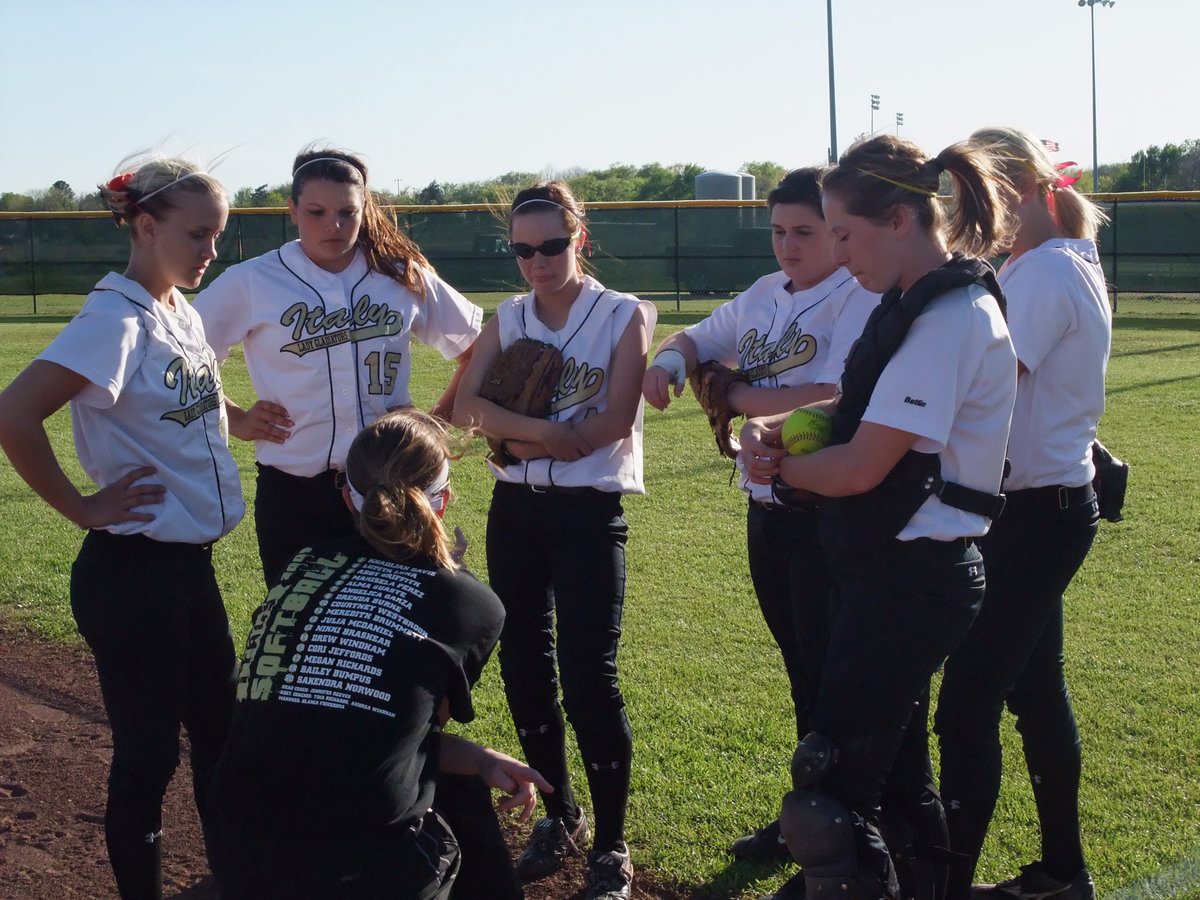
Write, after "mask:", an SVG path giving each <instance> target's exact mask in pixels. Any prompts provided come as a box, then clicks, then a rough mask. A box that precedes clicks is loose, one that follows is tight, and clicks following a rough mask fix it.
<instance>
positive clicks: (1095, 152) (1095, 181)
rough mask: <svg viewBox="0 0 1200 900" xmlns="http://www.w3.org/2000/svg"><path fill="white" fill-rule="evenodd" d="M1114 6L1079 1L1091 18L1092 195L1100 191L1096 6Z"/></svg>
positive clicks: (1109, 0)
mask: <svg viewBox="0 0 1200 900" xmlns="http://www.w3.org/2000/svg"><path fill="white" fill-rule="evenodd" d="M1097 3H1099V4H1100V5H1101V6H1116V5H1117V0H1079V5H1080V6H1086V7H1087V8H1088V13H1089V14H1090V15H1091V18H1092V193H1093V194H1094V193H1096V192H1097V191H1099V190H1100V141H1099V138H1097V136H1096V4H1097Z"/></svg>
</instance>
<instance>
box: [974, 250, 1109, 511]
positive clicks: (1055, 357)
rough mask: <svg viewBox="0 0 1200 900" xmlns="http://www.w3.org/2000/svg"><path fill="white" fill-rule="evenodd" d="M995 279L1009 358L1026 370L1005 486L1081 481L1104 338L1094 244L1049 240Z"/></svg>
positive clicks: (1088, 457) (1088, 472) (1100, 388)
mask: <svg viewBox="0 0 1200 900" xmlns="http://www.w3.org/2000/svg"><path fill="white" fill-rule="evenodd" d="M997 277H998V279H999V281H1000V286H1001V287H1003V288H1004V296H1005V298H1006V299H1007V300H1008V329H1009V331H1010V332H1011V333H1012V341H1013V346H1014V347H1016V350H1017V358H1018V359H1019V360H1020V361H1021V362H1022V363H1024V364H1025V368H1027V369H1028V370H1029V371H1028V372H1026V373H1024V374H1022V375H1021V376H1020V377H1018V378H1017V403H1016V407H1015V408H1014V410H1013V421H1012V431H1011V433H1010V436H1009V440H1008V458H1009V461H1010V462H1011V463H1012V473H1011V474H1010V475H1009V477H1008V480H1007V481H1006V482H1005V489H1006V490H1014V491H1015V490H1019V489H1022V488H1034V487H1046V486H1048V485H1064V486H1066V487H1079V486H1080V485H1084V484H1087V483H1088V482H1090V481H1091V480H1092V477H1093V476H1094V475H1095V467H1094V466H1093V465H1092V453H1091V447H1092V440H1093V439H1094V438H1095V436H1096V423H1097V421H1098V420H1099V419H1100V415H1101V413H1103V412H1104V373H1105V370H1106V369H1107V368H1108V353H1109V346H1110V344H1111V341H1112V310H1111V309H1110V308H1109V305H1108V291H1107V289H1106V288H1105V285H1104V272H1103V270H1102V269H1101V268H1100V257H1099V254H1098V253H1097V252H1096V245H1095V243H1094V242H1093V241H1090V240H1075V239H1068V238H1054V239H1052V240H1049V241H1046V242H1045V243H1044V244H1041V245H1040V246H1038V247H1035V248H1034V249H1032V250H1029V251H1026V252H1025V253H1022V254H1021V255H1020V256H1018V257H1017V258H1016V259H1012V260H1010V261H1009V262H1007V263H1006V264H1005V265H1004V266H1003V267H1002V268H1001V269H1000V272H999V273H998V276H997Z"/></svg>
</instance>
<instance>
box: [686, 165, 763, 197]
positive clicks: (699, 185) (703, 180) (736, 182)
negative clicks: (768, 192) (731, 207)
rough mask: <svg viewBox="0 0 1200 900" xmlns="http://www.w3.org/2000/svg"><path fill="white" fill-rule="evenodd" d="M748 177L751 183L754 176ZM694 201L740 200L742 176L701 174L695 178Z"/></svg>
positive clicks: (736, 174)
mask: <svg viewBox="0 0 1200 900" xmlns="http://www.w3.org/2000/svg"><path fill="white" fill-rule="evenodd" d="M749 177H750V179H751V183H753V180H754V176H753V175H751V176H749ZM751 190H753V187H751ZM696 199H697V200H742V199H744V198H743V197H742V176H741V175H740V174H738V173H737V172H701V173H700V174H699V175H697V176H696Z"/></svg>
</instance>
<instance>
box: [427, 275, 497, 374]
mask: <svg viewBox="0 0 1200 900" xmlns="http://www.w3.org/2000/svg"><path fill="white" fill-rule="evenodd" d="M421 277H422V279H423V280H424V282H425V298H424V299H423V300H419V301H418V305H419V309H420V313H419V314H418V316H417V319H416V321H414V322H413V328H412V333H413V336H414V337H416V339H417V340H418V341H420V342H421V343H422V344H425V345H426V346H428V347H433V348H434V349H435V350H437V351H438V352H439V353H441V354H442V356H443V357H444V358H445V359H454V358H456V357H458V356H460V355H462V354H463V353H464V352H465V351H466V350H467V349H469V348H470V346H471V345H472V344H474V343H475V339H476V338H477V337H479V332H480V331H482V330H483V310H482V309H480V308H479V307H478V306H476V305H475V304H474V303H472V302H471V301H470V300H468V299H467V298H466V297H464V296H463V295H462V294H460V293H459V292H458V291H456V290H455V289H454V288H452V287H451V286H450V285H448V284H447V283H446V282H444V281H442V279H441V278H439V277H438V276H437V275H435V274H434V273H432V272H429V271H422V272H421Z"/></svg>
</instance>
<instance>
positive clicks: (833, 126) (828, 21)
mask: <svg viewBox="0 0 1200 900" xmlns="http://www.w3.org/2000/svg"><path fill="white" fill-rule="evenodd" d="M825 25H826V27H827V29H828V31H829V163H830V165H836V164H837V161H838V152H837V102H836V101H835V99H834V96H833V0H825Z"/></svg>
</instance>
